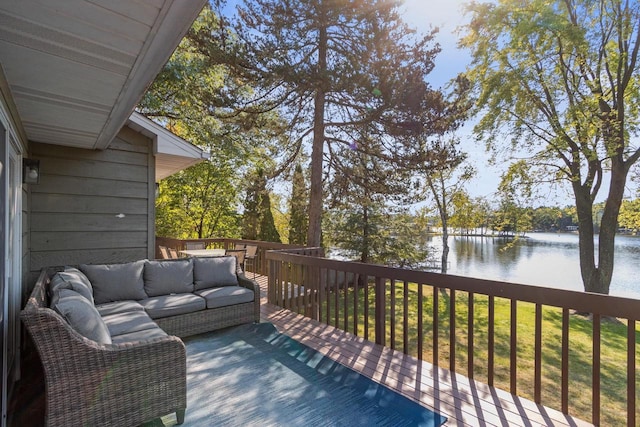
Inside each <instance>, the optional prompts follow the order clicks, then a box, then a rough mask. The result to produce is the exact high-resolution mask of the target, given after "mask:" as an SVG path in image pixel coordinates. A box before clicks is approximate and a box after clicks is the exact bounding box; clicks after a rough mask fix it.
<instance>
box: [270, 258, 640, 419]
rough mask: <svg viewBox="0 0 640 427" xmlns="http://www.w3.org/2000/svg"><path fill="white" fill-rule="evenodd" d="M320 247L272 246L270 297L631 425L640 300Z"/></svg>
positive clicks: (562, 406) (580, 411)
mask: <svg viewBox="0 0 640 427" xmlns="http://www.w3.org/2000/svg"><path fill="white" fill-rule="evenodd" d="M322 256H323V252H322V250H321V249H313V248H305V249H300V250H299V249H285V250H279V251H269V252H267V253H266V260H267V261H268V264H269V271H268V276H269V281H268V283H269V288H268V299H269V302H270V303H271V304H275V305H278V306H280V307H283V308H286V309H289V310H292V311H295V312H298V313H300V314H303V315H305V316H308V317H310V318H313V319H316V320H319V321H321V322H324V323H326V324H329V325H333V326H335V327H337V328H340V329H343V330H346V331H350V332H353V333H355V334H357V335H360V336H362V337H364V338H365V339H368V340H371V341H375V342H376V343H378V344H382V345H387V346H389V347H391V348H394V349H398V350H401V351H403V352H405V353H407V354H410V355H412V356H415V357H417V358H419V359H424V360H427V361H429V362H431V363H433V364H434V365H436V366H438V365H442V366H446V367H447V368H448V369H449V370H451V371H454V372H459V373H462V374H464V375H466V376H467V377H469V378H472V379H474V378H475V379H479V380H481V381H483V382H486V383H488V384H489V385H491V386H496V387H499V388H503V389H507V390H509V391H510V392H511V393H512V394H517V395H521V396H523V397H527V398H530V399H532V400H534V401H535V402H536V403H539V404H543V405H545V406H548V407H552V408H555V409H558V410H561V411H562V412H564V413H566V414H569V413H571V414H572V415H577V416H578V417H579V418H583V419H584V418H587V417H589V415H588V414H589V413H590V417H591V422H592V423H594V424H596V425H601V424H602V425H624V424H625V423H626V424H627V425H629V426H634V425H635V423H636V418H637V410H638V406H639V404H638V396H637V394H636V385H637V383H638V381H639V378H638V374H639V372H638V371H637V365H638V363H639V362H638V354H639V351H638V349H637V346H638V344H637V342H638V341H639V340H638V337H640V335H639V332H638V331H636V322H637V321H638V320H640V300H635V299H628V298H620V297H613V296H606V295H599V294H591V293H585V292H576V291H568V290H560V289H551V288H544V287H539V286H529V285H520V284H513V283H504V282H497V281H491V280H481V279H473V278H468V277H460V276H453V275H443V274H438V273H430V272H423V271H412V270H406V269H398V268H391V267H385V266H380V265H370V264H362V263H357V262H345V261H338V260H331V259H327V258H323V257H322ZM585 337H586V339H585ZM589 390H591V397H590V398H589V397H587V398H586V399H585V397H584V393H588V392H589Z"/></svg>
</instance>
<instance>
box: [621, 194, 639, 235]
mask: <svg viewBox="0 0 640 427" xmlns="http://www.w3.org/2000/svg"><path fill="white" fill-rule="evenodd" d="M618 221H619V225H620V227H623V228H627V229H629V230H631V231H632V232H633V233H634V234H637V233H638V231H640V199H634V200H624V201H623V202H622V206H621V207H620V216H619V217H618Z"/></svg>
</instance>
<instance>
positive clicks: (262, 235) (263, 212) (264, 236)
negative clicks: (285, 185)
mask: <svg viewBox="0 0 640 427" xmlns="http://www.w3.org/2000/svg"><path fill="white" fill-rule="evenodd" d="M258 240H261V241H263V242H277V243H282V241H281V240H280V234H279V233H278V230H277V229H276V224H275V221H274V219H273V213H272V212H271V198H270V197H269V192H265V193H264V194H263V196H262V198H261V203H260V226H259V231H258Z"/></svg>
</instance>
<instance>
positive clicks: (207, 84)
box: [137, 6, 282, 238]
mask: <svg viewBox="0 0 640 427" xmlns="http://www.w3.org/2000/svg"><path fill="white" fill-rule="evenodd" d="M216 22H218V17H217V16H216V14H215V13H214V12H213V11H212V9H211V8H210V7H209V6H205V8H204V9H203V10H202V13H201V14H200V16H199V17H198V19H197V20H196V21H195V22H194V24H193V26H192V28H191V29H190V30H189V32H188V33H187V35H186V37H185V38H184V39H183V40H182V42H181V43H180V45H179V46H178V48H177V49H176V51H175V52H174V54H173V55H172V57H171V58H170V60H169V61H168V62H167V64H166V65H165V67H164V68H163V70H162V71H161V72H160V74H159V75H158V76H157V78H156V80H155V81H154V82H153V84H152V85H151V87H150V88H149V90H148V91H147V92H146V93H145V95H144V97H143V99H142V101H141V102H140V104H139V105H138V107H137V110H138V111H139V112H141V113H143V114H145V115H146V116H148V117H150V118H153V119H155V120H156V121H158V122H159V123H160V124H162V125H164V126H166V127H167V128H169V130H171V131H172V132H174V133H176V134H177V135H179V136H181V137H183V138H184V139H186V140H188V141H190V142H192V143H193V144H196V145H198V146H200V147H202V148H204V149H206V150H207V151H209V152H210V153H211V158H210V160H209V161H208V162H205V163H202V164H200V165H198V166H196V167H194V168H191V169H187V170H186V171H183V172H181V173H179V174H177V175H175V176H172V177H169V178H167V179H165V180H163V182H161V183H160V188H161V192H160V197H159V199H158V200H157V206H156V218H157V221H156V222H157V225H156V227H157V231H158V233H159V234H162V235H166V236H175V237H178V236H180V237H183V238H193V237H239V235H240V231H239V221H238V217H239V215H238V214H237V213H236V212H235V206H237V205H238V204H239V202H240V200H239V195H240V194H241V193H242V191H243V190H244V188H242V187H243V182H245V181H243V180H241V177H242V174H243V172H244V170H245V169H246V168H248V167H250V165H251V164H252V163H257V164H261V165H263V167H270V163H272V161H271V160H270V157H271V155H272V153H273V152H275V151H276V148H275V146H278V145H280V144H282V142H281V140H280V138H281V134H282V132H281V125H282V122H281V121H280V119H279V117H278V116H277V114H275V113H271V114H264V115H261V116H260V117H255V116H252V115H248V114H237V113H236V112H235V111H233V110H231V109H230V108H228V107H227V105H228V104H233V103H236V102H241V101H240V100H241V99H243V98H244V97H246V96H247V91H248V90H249V88H248V87H247V86H246V85H242V86H239V85H238V84H236V83H235V82H234V80H233V79H232V78H230V74H229V70H228V68H227V67H225V66H224V65H216V66H212V64H211V63H210V60H209V58H207V57H206V56H205V55H203V54H202V50H203V46H206V45H207V44H208V43H215V42H216V40H214V39H211V38H210V37H206V36H205V35H206V34H208V33H211V31H212V28H214V27H217V26H218V24H216ZM265 165H266V166H265ZM243 234H244V233H243ZM256 236H257V234H256Z"/></svg>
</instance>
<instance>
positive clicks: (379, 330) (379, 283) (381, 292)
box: [375, 277, 386, 345]
mask: <svg viewBox="0 0 640 427" xmlns="http://www.w3.org/2000/svg"><path fill="white" fill-rule="evenodd" d="M384 282H385V281H384V279H383V278H382V277H376V296H375V301H376V307H375V317H376V329H375V331H376V344H380V345H384V342H385V329H386V328H385V289H384Z"/></svg>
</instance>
